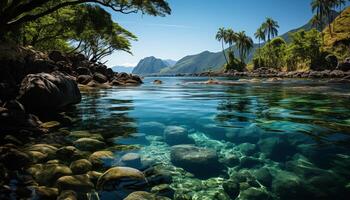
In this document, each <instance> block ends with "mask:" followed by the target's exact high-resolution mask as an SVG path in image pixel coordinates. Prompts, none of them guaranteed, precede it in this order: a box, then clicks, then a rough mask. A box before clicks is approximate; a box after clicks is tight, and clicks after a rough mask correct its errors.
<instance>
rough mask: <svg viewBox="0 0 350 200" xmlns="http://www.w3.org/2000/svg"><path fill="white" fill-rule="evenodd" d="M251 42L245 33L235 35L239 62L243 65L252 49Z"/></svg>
mask: <svg viewBox="0 0 350 200" xmlns="http://www.w3.org/2000/svg"><path fill="white" fill-rule="evenodd" d="M253 45H254V43H253V40H252V38H251V37H249V36H247V35H246V34H245V31H240V32H238V33H237V47H238V51H239V56H240V59H241V62H242V63H244V62H245V59H246V57H247V54H248V53H249V51H250V50H251V49H252V48H253Z"/></svg>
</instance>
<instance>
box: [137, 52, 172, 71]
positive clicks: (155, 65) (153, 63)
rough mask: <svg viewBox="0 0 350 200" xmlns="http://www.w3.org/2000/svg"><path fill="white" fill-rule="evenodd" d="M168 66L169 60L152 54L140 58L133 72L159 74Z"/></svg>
mask: <svg viewBox="0 0 350 200" xmlns="http://www.w3.org/2000/svg"><path fill="white" fill-rule="evenodd" d="M167 67H169V64H168V63H167V62H165V61H163V60H161V59H158V58H155V57H153V56H151V57H147V58H144V59H142V60H140V62H139V63H138V64H137V66H136V67H135V68H134V70H133V71H132V73H133V74H139V75H151V74H158V73H159V72H160V71H161V70H163V69H164V68H167Z"/></svg>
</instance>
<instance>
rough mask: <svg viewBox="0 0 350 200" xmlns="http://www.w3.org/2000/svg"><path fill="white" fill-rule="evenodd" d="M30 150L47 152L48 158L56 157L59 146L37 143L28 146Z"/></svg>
mask: <svg viewBox="0 0 350 200" xmlns="http://www.w3.org/2000/svg"><path fill="white" fill-rule="evenodd" d="M27 150H28V151H38V152H41V153H43V154H46V155H47V157H48V159H54V158H55V157H56V152H57V148H56V147H54V146H52V145H49V144H35V145H32V146H30V147H29V148H27Z"/></svg>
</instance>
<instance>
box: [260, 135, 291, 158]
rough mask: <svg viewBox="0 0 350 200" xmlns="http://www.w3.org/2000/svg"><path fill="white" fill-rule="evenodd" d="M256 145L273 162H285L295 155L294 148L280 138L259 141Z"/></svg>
mask: <svg viewBox="0 0 350 200" xmlns="http://www.w3.org/2000/svg"><path fill="white" fill-rule="evenodd" d="M258 145H259V148H260V150H261V152H263V153H265V154H266V156H267V157H269V158H270V159H272V160H274V161H285V160H287V159H288V157H290V156H293V155H294V154H295V153H296V148H295V147H294V146H293V145H291V144H290V143H289V142H288V141H287V139H284V138H280V137H269V138H266V139H261V140H260V141H259V142H258Z"/></svg>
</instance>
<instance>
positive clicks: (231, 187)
mask: <svg viewBox="0 0 350 200" xmlns="http://www.w3.org/2000/svg"><path fill="white" fill-rule="evenodd" d="M222 187H223V188H224V191H225V192H226V193H227V194H228V196H229V197H230V198H231V199H236V198H237V197H238V195H239V191H240V185H239V182H238V181H237V180H235V179H233V180H227V181H225V182H224V183H223V184H222Z"/></svg>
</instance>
